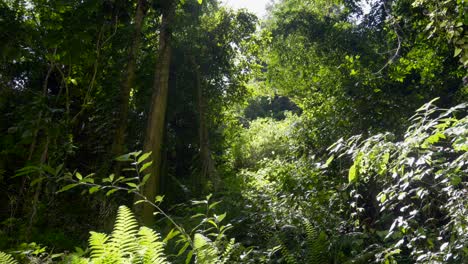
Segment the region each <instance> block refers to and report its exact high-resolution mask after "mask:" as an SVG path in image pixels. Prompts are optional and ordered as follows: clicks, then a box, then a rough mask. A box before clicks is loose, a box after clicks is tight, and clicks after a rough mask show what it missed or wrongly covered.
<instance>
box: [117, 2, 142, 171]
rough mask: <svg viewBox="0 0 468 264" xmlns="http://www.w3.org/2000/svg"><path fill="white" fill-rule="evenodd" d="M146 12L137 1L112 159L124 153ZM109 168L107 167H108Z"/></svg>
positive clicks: (121, 91) (120, 96)
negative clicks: (130, 102)
mask: <svg viewBox="0 0 468 264" xmlns="http://www.w3.org/2000/svg"><path fill="white" fill-rule="evenodd" d="M146 11H147V2H146V0H138V3H137V8H136V14H135V28H134V32H133V38H132V45H131V47H130V50H129V54H128V62H127V70H126V72H125V73H126V76H125V77H124V78H123V81H122V86H121V89H120V94H119V102H118V103H119V113H118V120H117V124H118V127H117V129H116V131H115V137H114V142H113V144H112V151H111V155H112V158H115V157H116V156H119V155H122V154H124V153H123V152H124V151H125V134H126V132H127V127H128V112H129V101H130V91H131V89H132V86H133V82H134V79H135V71H136V60H137V57H138V51H139V47H140V39H141V28H142V24H143V19H144V17H145V14H146ZM108 168H109V167H108ZM114 173H115V174H116V175H118V174H119V173H120V166H119V163H116V164H115V166H114Z"/></svg>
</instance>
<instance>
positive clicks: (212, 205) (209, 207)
mask: <svg viewBox="0 0 468 264" xmlns="http://www.w3.org/2000/svg"><path fill="white" fill-rule="evenodd" d="M219 203H221V201H217V202H214V203H212V204H210V206H208V209H210V210H211V209H213V208H214V207H215V206H216V205H218V204H219Z"/></svg>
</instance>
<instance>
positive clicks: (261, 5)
mask: <svg viewBox="0 0 468 264" xmlns="http://www.w3.org/2000/svg"><path fill="white" fill-rule="evenodd" d="M222 2H223V3H224V4H225V5H227V6H229V7H232V8H234V9H239V8H247V9H248V10H249V11H251V12H253V13H254V14H256V15H257V16H258V17H259V18H262V17H263V16H264V15H265V14H266V9H265V7H266V4H267V3H269V2H270V0H222Z"/></svg>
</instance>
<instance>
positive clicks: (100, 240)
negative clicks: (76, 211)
mask: <svg viewBox="0 0 468 264" xmlns="http://www.w3.org/2000/svg"><path fill="white" fill-rule="evenodd" d="M107 240H109V237H108V236H107V235H106V234H102V233H97V232H91V237H90V238H89V247H90V249H91V257H92V258H93V259H98V258H101V257H102V256H104V255H105V254H106V246H107V244H106V242H107Z"/></svg>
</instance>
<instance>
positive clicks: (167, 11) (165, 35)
mask: <svg viewBox="0 0 468 264" xmlns="http://www.w3.org/2000/svg"><path fill="white" fill-rule="evenodd" d="M174 15H175V5H174V2H172V1H171V4H167V6H166V8H163V10H162V24H161V31H160V35H159V52H158V53H159V54H158V61H157V63H156V71H155V74H154V75H155V79H154V85H153V96H152V100H151V107H150V112H149V115H148V123H147V127H146V138H145V143H144V147H143V151H144V152H152V155H151V157H152V161H153V164H152V165H151V166H150V167H149V168H148V170H147V171H146V172H145V173H151V176H150V178H149V179H148V181H147V182H146V184H145V186H144V187H143V195H144V196H146V198H147V199H148V200H150V201H152V202H153V201H154V199H155V197H156V195H157V194H158V193H159V192H160V191H161V190H160V189H161V186H160V185H161V184H160V183H161V158H162V157H161V156H162V151H163V150H162V143H163V139H164V128H165V117H166V108H167V94H168V89H169V70H170V64H171V53H172V52H171V51H172V50H171V32H170V28H169V27H170V26H171V24H172V20H173V18H174ZM153 212H154V208H153V207H152V206H151V205H149V204H147V203H144V204H143V208H142V212H141V214H142V221H143V223H144V224H145V225H150V224H151V223H152V222H153Z"/></svg>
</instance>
